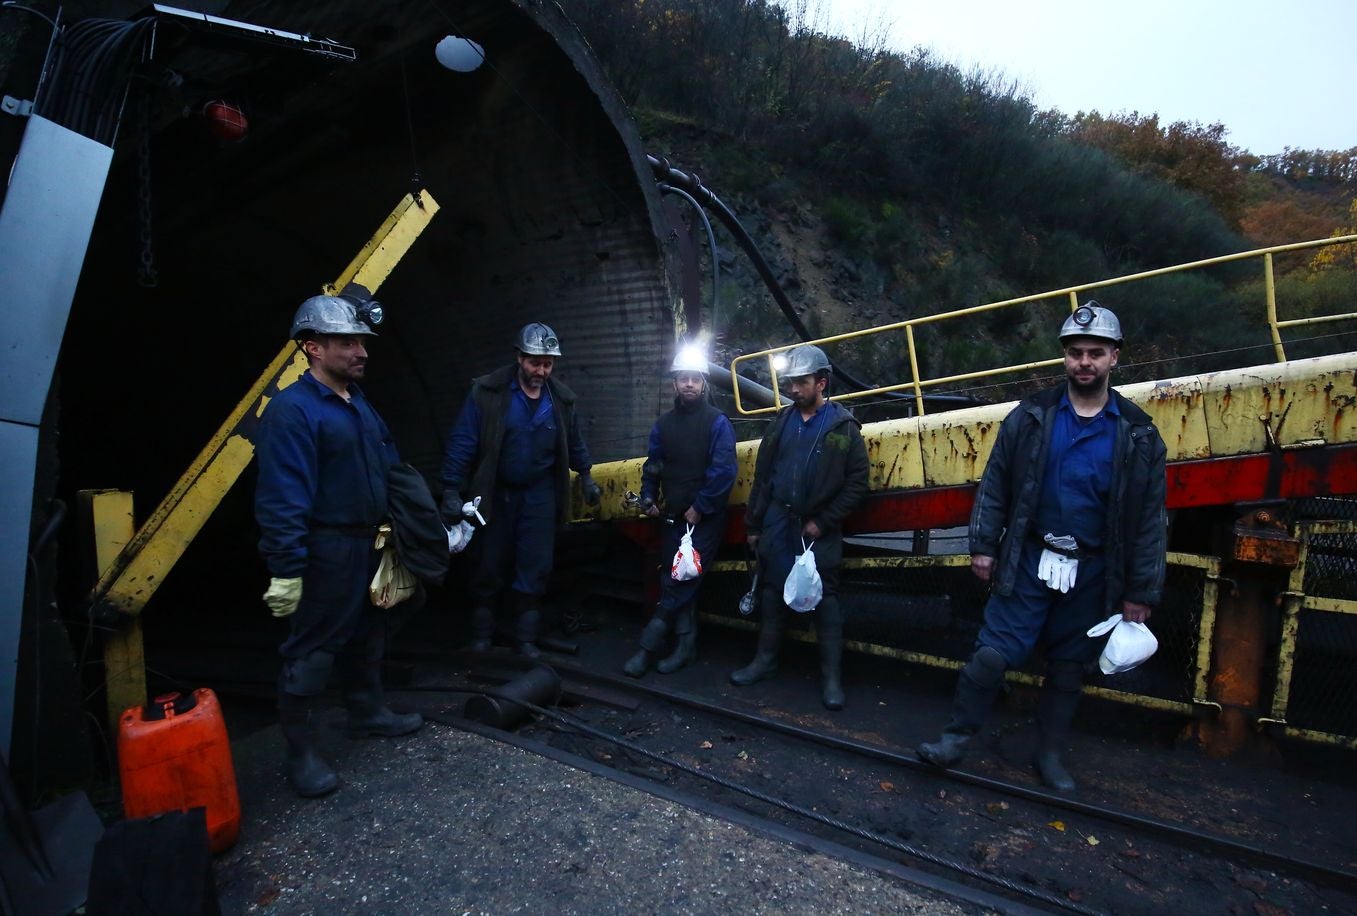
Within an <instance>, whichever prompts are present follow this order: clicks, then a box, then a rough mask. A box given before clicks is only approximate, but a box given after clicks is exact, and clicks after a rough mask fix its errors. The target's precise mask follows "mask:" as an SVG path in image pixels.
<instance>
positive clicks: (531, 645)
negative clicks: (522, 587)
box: [514, 592, 542, 658]
mask: <svg viewBox="0 0 1357 916" xmlns="http://www.w3.org/2000/svg"><path fill="white" fill-rule="evenodd" d="M514 598H515V603H516V604H517V606H518V621H517V622H516V623H515V624H514V639H515V640H516V641H517V642H518V654H519V655H522V656H524V657H526V658H541V657H542V650H541V649H539V648H537V640H538V638H539V637H541V635H542V611H541V610H540V609H539V608H538V601H539V599H538V597H537V596H536V595H525V594H523V593H522V592H515V593H514Z"/></svg>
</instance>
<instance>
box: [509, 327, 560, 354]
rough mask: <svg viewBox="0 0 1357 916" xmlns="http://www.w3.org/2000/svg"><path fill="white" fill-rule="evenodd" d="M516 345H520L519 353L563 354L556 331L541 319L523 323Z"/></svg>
mask: <svg viewBox="0 0 1357 916" xmlns="http://www.w3.org/2000/svg"><path fill="white" fill-rule="evenodd" d="M514 346H516V347H518V352H519V353H523V354H526V355H528V356H560V355H561V342H560V340H559V339H557V337H556V332H555V331H553V330H552V329H551V328H549V327H547V326H546V325H544V324H542V322H540V321H534V322H533V323H532V324H525V325H523V327H522V329H521V330H519V332H518V340H517V342H515V344H514Z"/></svg>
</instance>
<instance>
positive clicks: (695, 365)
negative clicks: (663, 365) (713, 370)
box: [669, 344, 707, 375]
mask: <svg viewBox="0 0 1357 916" xmlns="http://www.w3.org/2000/svg"><path fill="white" fill-rule="evenodd" d="M669 371H670V372H671V373H674V372H700V373H702V374H703V375H706V374H707V354H705V353H703V352H702V348H701V347H699V346H697V345H696V344H689V345H688V346H686V347H684V348H682V349H681V350H679V351H678V353H676V354H674V361H673V362H672V363H670V364H669Z"/></svg>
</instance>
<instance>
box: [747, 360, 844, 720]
mask: <svg viewBox="0 0 1357 916" xmlns="http://www.w3.org/2000/svg"><path fill="white" fill-rule="evenodd" d="M829 370H830V363H829V358H828V357H826V356H825V354H824V351H822V350H821V349H820V348H819V347H815V346H809V345H805V346H800V347H795V348H793V349H792V350H790V351H788V353H787V362H786V366H785V368H784V369H783V370H782V377H783V378H784V379H786V380H787V383H788V386H789V388H790V390H791V396H792V400H793V402H794V403H793V404H792V405H791V406H790V407H788V408H786V409H785V410H783V411H782V412H781V413H780V414H778V416H777V418H776V419H775V420H773V422H772V423H771V424H770V425H769V427H768V431H767V432H766V433H764V436H763V440H762V441H761V442H760V443H759V452H758V458H757V460H756V461H755V464H754V484H753V487H752V488H751V489H750V493H749V504H748V506H747V507H746V510H745V532H746V535H747V536H748V539H749V544H750V546H751V547H753V548H754V549H755V550H756V551H757V553H758V558H759V565H760V579H761V581H762V583H763V587H762V589H761V593H760V597H759V605H760V608H761V617H760V620H759V644H758V650H757V652H756V653H755V655H754V660H753V661H752V662H750V663H749V664H748V665H746V666H745V667H743V668H740V669H739V670H737V671H734V672H732V673H731V675H730V682H731V683H732V684H735V685H736V686H741V687H742V686H745V685H747V684H753V683H755V682H757V681H761V680H764V679H765V678H770V677H772V676H773V675H774V674H776V673H777V651H778V643H779V642H780V641H781V639H782V628H783V625H784V623H785V621H786V614H787V606H786V605H785V604H784V603H783V600H782V589H783V584H784V583H785V582H786V579H787V575H788V573H790V572H791V568H792V564H793V563H794V562H795V560H796V557H797V555H799V554H800V553H801V552H802V550H803V545H805V547H806V548H808V549H810V550H812V551H814V553H815V565H816V568H817V569H818V570H819V573H820V579H821V582H822V584H823V586H824V596H823V598H822V599H821V600H820V604H819V605H818V606H817V607H816V608H815V610H814V611H813V613H814V614H815V626H816V638H817V640H818V642H819V644H820V674H821V699H822V700H823V701H824V704H825V707H826V708H828V709H842V708H843V699H844V697H843V686H842V684H841V672H842V662H843V611H842V610H841V609H840V606H839V598H838V595H837V587H838V577H839V564H840V563H841V562H842V560H843V528H842V526H843V520H844V518H845V517H846V516H847V515H848V513H849V512H851V511H852V510H853V509H854V508H856V507H857V505H858V503H860V502H861V501H862V499H863V497H864V496H866V495H867V471H868V463H867V446H866V444H865V443H864V442H863V441H862V433H861V431H860V424H859V423H858V421H857V420H856V419H855V418H854V417H853V415H852V414H851V413H849V412H848V411H847V410H845V409H844V408H842V407H840V406H839V405H838V404H836V403H834V402H833V401H830V400H827V398H826V394H827V392H828V388H829Z"/></svg>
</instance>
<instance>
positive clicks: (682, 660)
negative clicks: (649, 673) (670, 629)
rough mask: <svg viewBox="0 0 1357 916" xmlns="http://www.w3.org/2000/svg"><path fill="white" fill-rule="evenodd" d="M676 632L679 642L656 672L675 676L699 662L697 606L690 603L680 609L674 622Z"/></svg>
mask: <svg viewBox="0 0 1357 916" xmlns="http://www.w3.org/2000/svg"><path fill="white" fill-rule="evenodd" d="M674 632H675V633H677V634H678V642H677V644H676V645H675V646H674V651H673V652H670V653H669V654H668V655H667V656H665V657H664V658H662V659H660V663H659V664H658V665H656V666H655V670H656V671H658V672H660V674H673V673H674V672H675V671H677V670H679V669H680V668H682V667H684V666H685V665H689V664H692V662H694V661H696V660H697V604H696V603H695V602H693V601H689V602H688V603H687V604H685V605H684V606H683V607H681V608H680V609H679V612H678V617H677V618H675V620H674Z"/></svg>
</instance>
